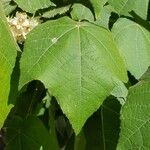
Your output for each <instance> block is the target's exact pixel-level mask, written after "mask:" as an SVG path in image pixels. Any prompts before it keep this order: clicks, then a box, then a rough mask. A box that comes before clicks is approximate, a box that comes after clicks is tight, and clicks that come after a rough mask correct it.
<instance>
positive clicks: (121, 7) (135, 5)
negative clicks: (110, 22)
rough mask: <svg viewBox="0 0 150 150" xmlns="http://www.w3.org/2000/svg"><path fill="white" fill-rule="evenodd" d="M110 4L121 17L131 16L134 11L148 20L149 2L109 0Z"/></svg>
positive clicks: (140, 0)
mask: <svg viewBox="0 0 150 150" xmlns="http://www.w3.org/2000/svg"><path fill="white" fill-rule="evenodd" d="M108 2H109V4H110V5H112V6H113V7H114V9H115V10H116V11H117V12H118V13H119V14H120V15H129V12H130V11H134V12H135V13H136V14H137V15H139V16H140V17H142V18H143V19H146V18H147V11H148V3H149V0H108Z"/></svg>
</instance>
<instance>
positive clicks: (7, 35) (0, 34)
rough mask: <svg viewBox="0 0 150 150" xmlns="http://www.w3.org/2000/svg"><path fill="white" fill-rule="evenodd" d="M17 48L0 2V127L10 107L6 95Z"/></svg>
mask: <svg viewBox="0 0 150 150" xmlns="http://www.w3.org/2000/svg"><path fill="white" fill-rule="evenodd" d="M8 43H9V44H8ZM17 50H18V51H19V48H18V47H17V45H16V43H15V40H14V39H13V37H12V34H11V32H10V30H9V26H8V23H7V20H6V18H5V15H4V11H3V9H2V5H1V2H0V69H1V73H0V109H1V114H0V128H1V127H2V125H3V123H4V120H5V119H6V116H7V115H8V113H9V111H10V108H11V107H12V106H8V95H9V90H10V78H11V73H12V71H13V68H14V66H15V60H16V56H17Z"/></svg>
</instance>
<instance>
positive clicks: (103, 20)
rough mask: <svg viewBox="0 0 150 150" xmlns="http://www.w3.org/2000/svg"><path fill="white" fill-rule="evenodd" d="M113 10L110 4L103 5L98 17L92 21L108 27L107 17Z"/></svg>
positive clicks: (108, 17)
mask: <svg viewBox="0 0 150 150" xmlns="http://www.w3.org/2000/svg"><path fill="white" fill-rule="evenodd" d="M114 11H115V10H114V9H113V7H112V6H110V5H106V6H104V7H103V9H102V11H101V15H100V17H99V18H97V20H96V21H95V22H94V23H95V24H97V25H100V26H103V27H105V28H107V29H108V28H109V19H110V16H111V13H112V12H114Z"/></svg>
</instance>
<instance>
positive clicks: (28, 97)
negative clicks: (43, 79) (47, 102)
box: [14, 81, 46, 118]
mask: <svg viewBox="0 0 150 150" xmlns="http://www.w3.org/2000/svg"><path fill="white" fill-rule="evenodd" d="M45 94H46V91H45V88H44V85H43V84H42V83H40V82H39V81H33V82H31V83H29V85H28V86H27V89H26V90H25V91H22V92H20V94H19V96H18V98H17V102H16V105H15V108H14V109H15V113H16V114H17V115H19V116H21V117H23V118H24V117H27V116H29V115H36V114H37V113H38V106H39V105H40V104H41V102H42V99H43V97H44V96H45Z"/></svg>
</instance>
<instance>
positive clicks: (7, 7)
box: [1, 0, 17, 16]
mask: <svg viewBox="0 0 150 150" xmlns="http://www.w3.org/2000/svg"><path fill="white" fill-rule="evenodd" d="M1 2H2V6H3V9H4V11H5V15H6V16H7V15H9V14H10V13H11V12H12V11H13V10H15V9H16V7H17V5H16V4H15V3H11V2H12V0H1Z"/></svg>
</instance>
